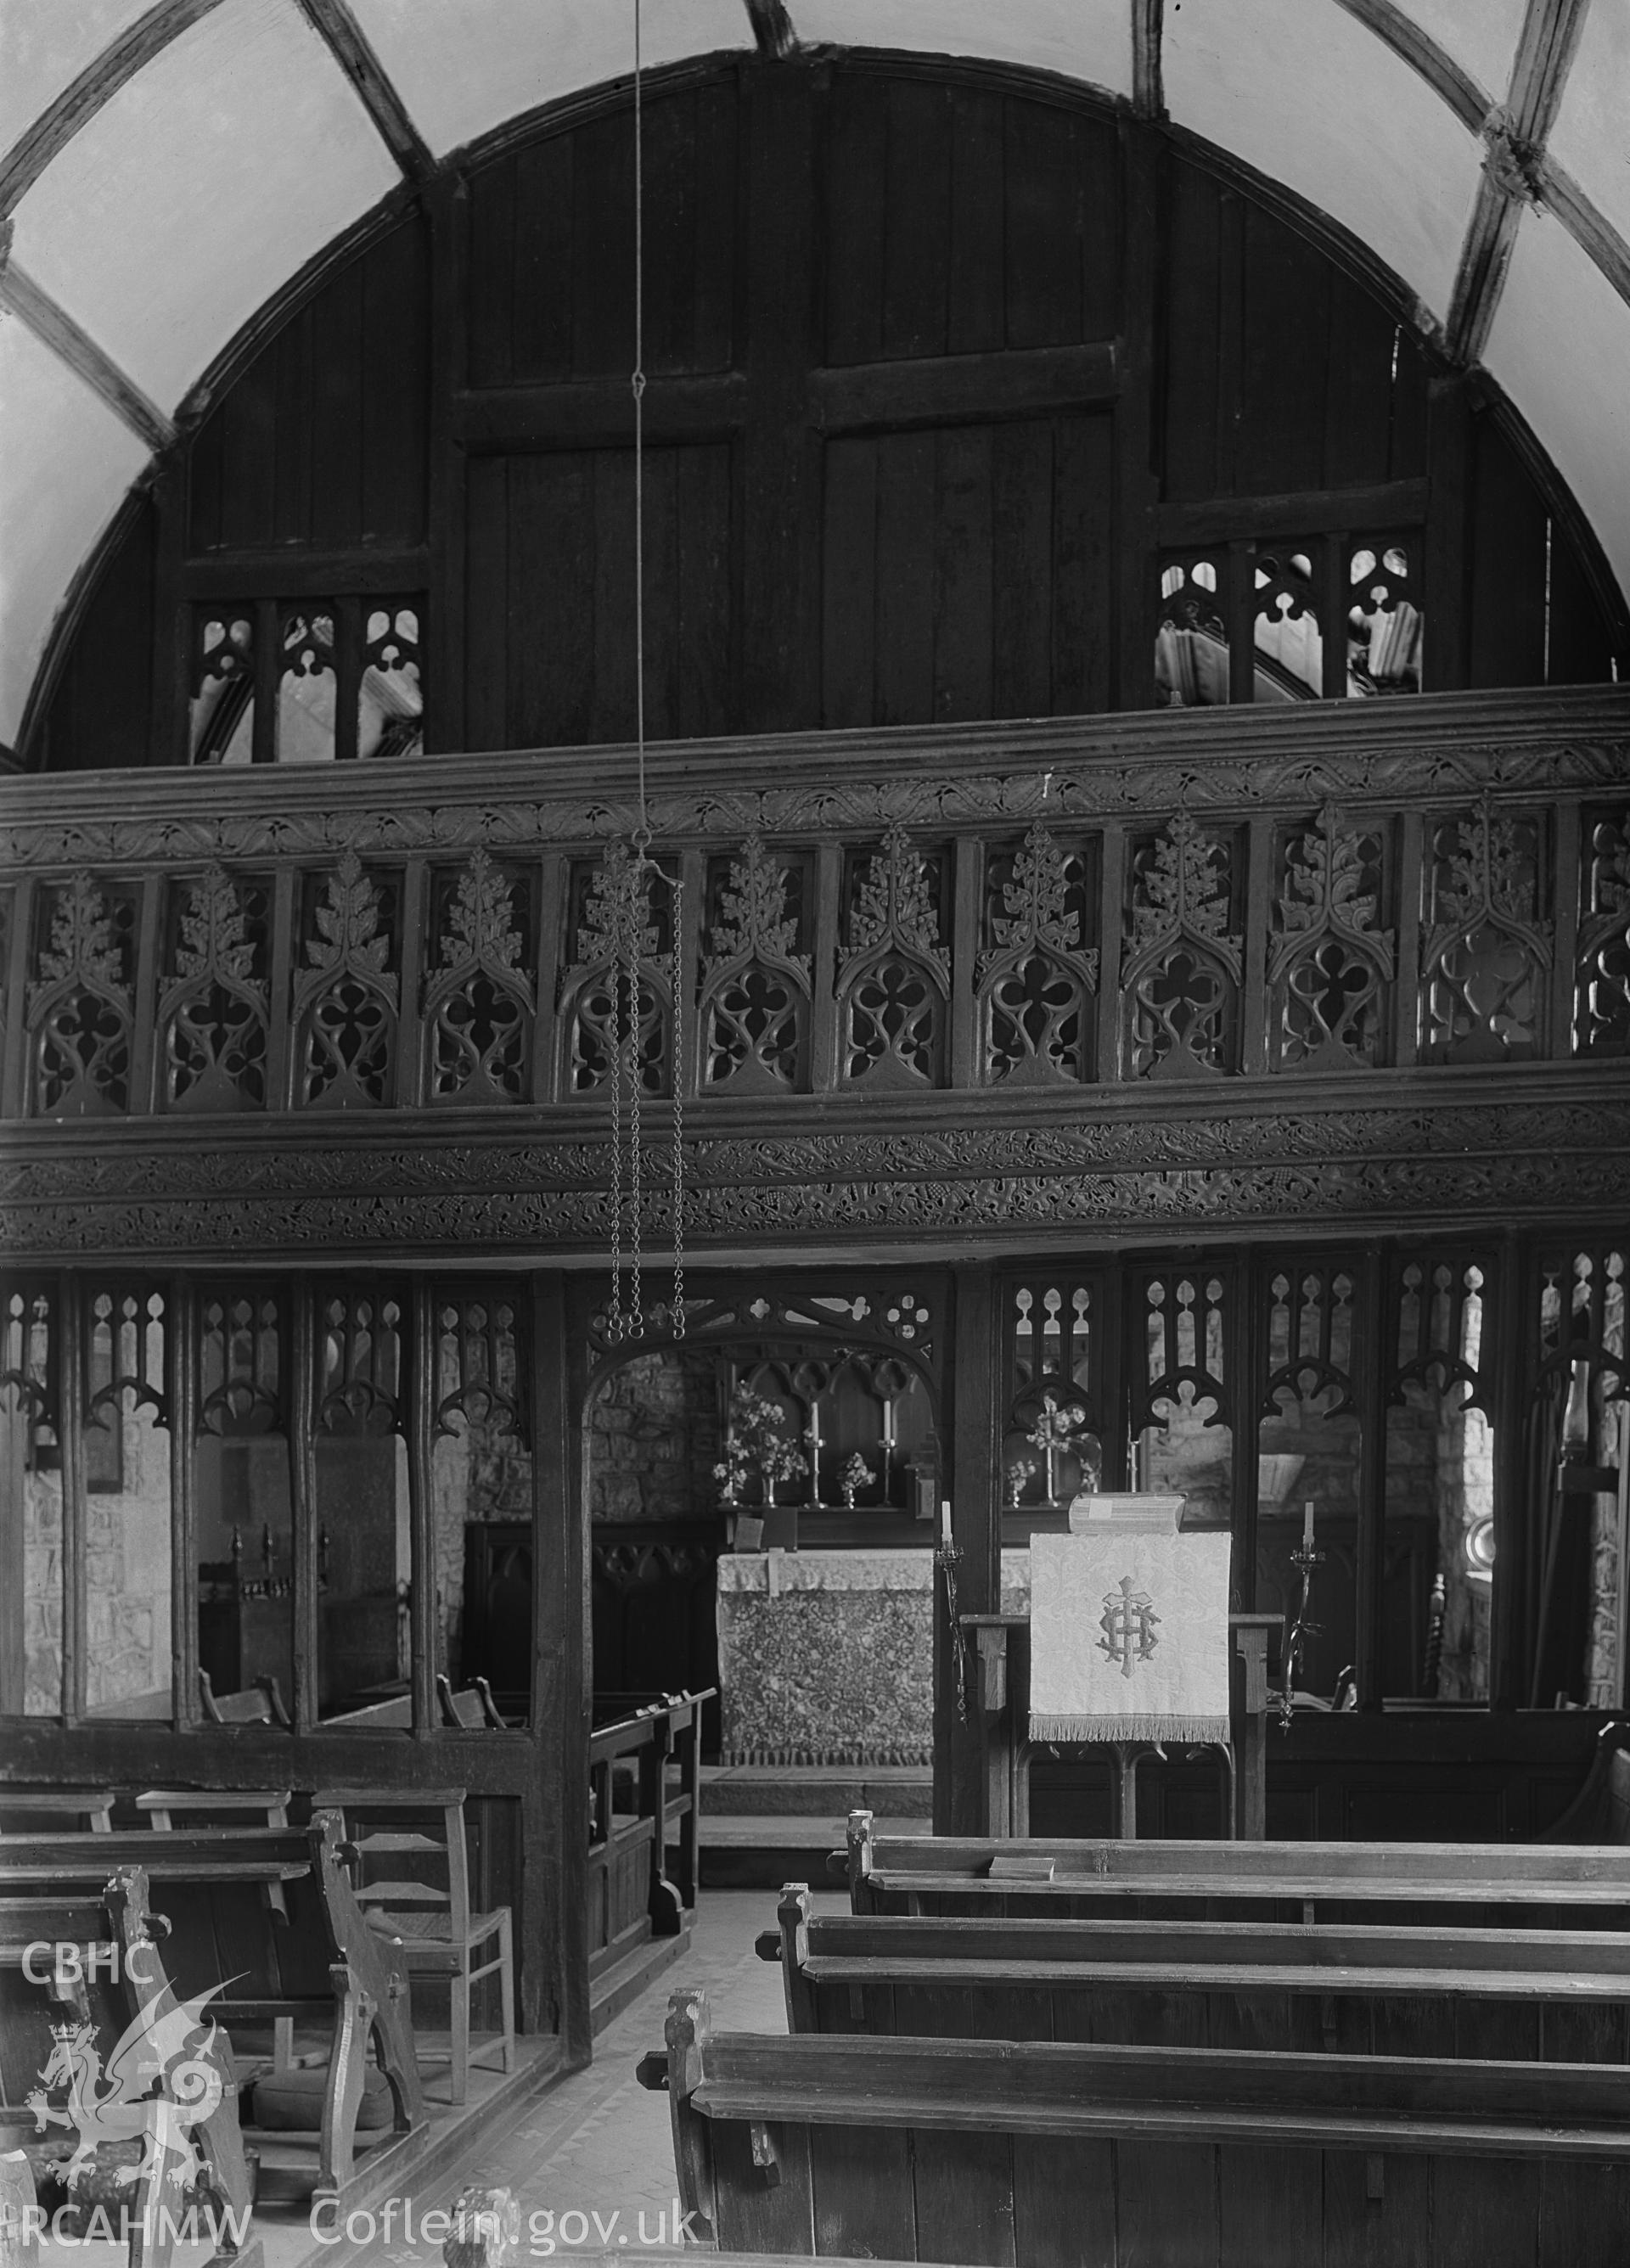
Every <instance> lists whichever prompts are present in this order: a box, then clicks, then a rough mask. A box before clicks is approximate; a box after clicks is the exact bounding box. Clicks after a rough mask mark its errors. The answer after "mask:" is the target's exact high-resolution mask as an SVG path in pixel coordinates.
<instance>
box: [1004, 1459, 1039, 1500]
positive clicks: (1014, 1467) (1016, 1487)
mask: <svg viewBox="0 0 1630 2268" xmlns="http://www.w3.org/2000/svg"><path fill="white" fill-rule="evenodd" d="M1036 1469H1037V1467H1036V1460H1035V1458H1034V1457H1014V1459H1013V1460H1012V1461H1011V1462H1010V1463H1009V1464H1008V1466H1007V1501H1008V1503H1009V1504H1010V1505H1012V1506H1013V1508H1014V1511H1015V1512H1016V1511H1017V1510H1018V1508H1019V1499H1020V1498H1021V1497H1022V1495H1023V1494H1024V1484H1025V1483H1026V1481H1028V1480H1029V1477H1030V1475H1031V1474H1032V1473H1033V1472H1035V1471H1036Z"/></svg>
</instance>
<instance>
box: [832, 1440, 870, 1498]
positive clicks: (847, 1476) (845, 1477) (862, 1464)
mask: <svg viewBox="0 0 1630 2268" xmlns="http://www.w3.org/2000/svg"><path fill="white" fill-rule="evenodd" d="M837 1478H838V1484H839V1486H840V1487H841V1488H842V1490H843V1491H844V1508H845V1511H846V1512H852V1511H853V1510H854V1500H855V1499H856V1497H857V1496H859V1493H860V1491H861V1490H862V1489H863V1488H870V1487H871V1485H872V1483H873V1482H874V1480H875V1479H876V1478H877V1476H876V1474H875V1473H874V1471H873V1470H872V1468H871V1467H870V1465H868V1464H867V1462H866V1459H865V1458H864V1457H863V1456H862V1455H861V1454H860V1452H859V1449H857V1450H856V1451H855V1452H854V1454H852V1456H851V1458H850V1460H849V1462H848V1463H847V1464H846V1465H845V1467H844V1469H843V1470H842V1472H841V1473H839V1475H838V1476H837Z"/></svg>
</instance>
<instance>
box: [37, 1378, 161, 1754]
mask: <svg viewBox="0 0 1630 2268" xmlns="http://www.w3.org/2000/svg"><path fill="white" fill-rule="evenodd" d="M117 1422H119V1424H120V1426H121V1433H122V1440H121V1477H122V1482H123V1486H122V1489H120V1490H117V1491H115V1490H111V1489H107V1490H103V1489H98V1488H92V1489H91V1490H89V1491H88V1492H87V1494H86V1497H85V1706H86V1708H87V1709H89V1710H90V1711H91V1712H92V1714H101V1715H106V1716H118V1715H119V1714H121V1713H122V1705H123V1704H126V1703H130V1704H139V1703H142V1702H144V1701H148V1702H151V1703H152V1704H153V1705H154V1708H155V1709H156V1710H157V1711H158V1712H159V1713H162V1714H165V1715H167V1714H168V1712H169V1698H170V1677H171V1667H170V1662H171V1624H170V1580H171V1569H170V1437H169V1435H168V1434H167V1433H166V1432H164V1431H163V1430H162V1429H161V1428H160V1427H159V1426H157V1425H154V1423H153V1413H152V1411H151V1410H148V1409H136V1410H129V1409H127V1410H124V1411H123V1412H122V1414H121V1417H120V1418H119V1420H118V1421H117ZM22 1575H23V1643H24V1657H25V1668H24V1690H23V1709H24V1713H25V1714H26V1715H27V1716H31V1717H34V1716H45V1717H50V1716H55V1714H56V1712H58V1711H59V1710H60V1709H61V1707H62V1705H63V1476H62V1474H61V1473H60V1472H39V1471H35V1472H30V1473H28V1474H27V1475H26V1477H25V1480H24V1484H23V1569H22ZM138 1713H142V1714H147V1713H150V1712H148V1711H145V1710H143V1711H140V1712H138Z"/></svg>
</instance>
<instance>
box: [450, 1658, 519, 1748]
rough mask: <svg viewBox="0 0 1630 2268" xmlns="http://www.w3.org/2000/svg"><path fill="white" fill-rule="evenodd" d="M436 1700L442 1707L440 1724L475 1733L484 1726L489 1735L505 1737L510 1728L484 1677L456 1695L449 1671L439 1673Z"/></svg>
mask: <svg viewBox="0 0 1630 2268" xmlns="http://www.w3.org/2000/svg"><path fill="white" fill-rule="evenodd" d="M436 1697H437V1699H438V1700H439V1702H440V1704H441V1721H442V1723H443V1724H444V1725H446V1726H449V1727H458V1726H461V1727H464V1729H465V1730H466V1731H475V1730H476V1728H477V1727H481V1726H483V1725H484V1726H485V1727H487V1728H488V1730H489V1731H490V1732H494V1733H502V1732H505V1731H506V1730H507V1729H508V1728H507V1727H506V1726H505V1721H504V1719H503V1717H502V1715H501V1714H500V1713H499V1710H498V1704H497V1702H496V1701H494V1699H493V1697H492V1688H491V1687H490V1685H489V1684H488V1683H487V1681H486V1679H485V1678H484V1677H473V1678H471V1680H470V1682H469V1683H468V1685H467V1686H465V1687H464V1689H463V1690H462V1691H461V1692H458V1693H455V1692H454V1690H453V1681H452V1679H451V1678H450V1677H449V1676H448V1675H447V1674H446V1670H442V1669H439V1670H438V1671H437V1672H436Z"/></svg>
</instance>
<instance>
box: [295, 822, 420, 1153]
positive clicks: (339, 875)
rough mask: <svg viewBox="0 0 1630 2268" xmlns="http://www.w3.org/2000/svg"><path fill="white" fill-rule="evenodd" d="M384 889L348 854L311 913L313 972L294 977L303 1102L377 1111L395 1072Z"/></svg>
mask: <svg viewBox="0 0 1630 2268" xmlns="http://www.w3.org/2000/svg"><path fill="white" fill-rule="evenodd" d="M382 912H383V902H382V899H381V896H380V889H379V887H378V885H377V884H376V883H374V882H373V881H372V880H370V879H369V878H368V876H367V875H366V874H365V873H364V872H363V869H362V862H361V860H360V859H359V858H358V857H357V854H356V853H355V851H347V852H346V854H345V856H344V857H343V858H342V859H341V860H340V862H339V864H338V865H337V866H336V868H335V869H334V871H333V872H332V873H330V875H329V876H328V882H327V885H326V890H325V895H324V897H323V898H322V900H321V902H319V903H318V904H317V906H316V907H315V909H314V912H313V921H314V925H315V927H316V930H317V932H318V933H317V935H316V936H315V937H314V938H308V939H307V940H306V960H307V961H308V963H309V966H308V967H306V968H303V969H301V970H300V971H299V974H298V975H297V976H296V978H295V987H294V1005H295V1014H296V1017H297V1019H298V1021H299V1028H300V1035H301V1042H302V1045H301V1061H300V1075H299V1089H298V1098H297V1099H298V1101H299V1102H300V1103H302V1104H305V1105H306V1106H313V1105H316V1106H320V1107H321V1108H327V1109H338V1108H354V1107H361V1108H379V1107H380V1105H381V1104H383V1103H384V1102H385V1101H387V1099H388V1095H389V1091H390V1086H391V1081H392V1075H393V1072H394V1070H395V1041H396V1008H397V983H396V978H395V974H394V973H393V971H392V970H391V969H390V968H389V966H388V963H389V960H390V938H389V935H388V933H387V932H385V931H382V930H381V928H380V917H381V915H382Z"/></svg>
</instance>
